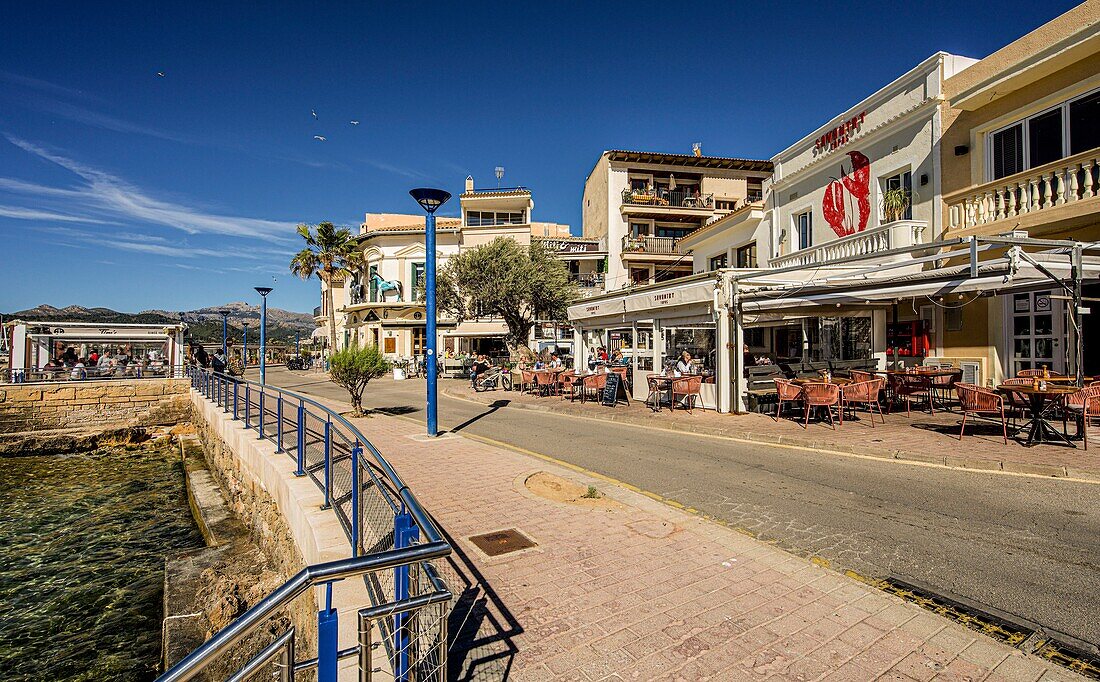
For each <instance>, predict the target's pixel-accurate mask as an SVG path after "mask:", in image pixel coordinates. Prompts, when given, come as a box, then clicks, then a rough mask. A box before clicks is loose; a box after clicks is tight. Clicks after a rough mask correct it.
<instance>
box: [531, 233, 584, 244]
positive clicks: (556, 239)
mask: <svg viewBox="0 0 1100 682" xmlns="http://www.w3.org/2000/svg"><path fill="white" fill-rule="evenodd" d="M536 240H537V241H547V242H591V243H593V244H599V243H600V239H599V237H575V236H573V235H569V236H568V237H554V236H549V237H547V236H544V235H541V234H536V235H531V241H536Z"/></svg>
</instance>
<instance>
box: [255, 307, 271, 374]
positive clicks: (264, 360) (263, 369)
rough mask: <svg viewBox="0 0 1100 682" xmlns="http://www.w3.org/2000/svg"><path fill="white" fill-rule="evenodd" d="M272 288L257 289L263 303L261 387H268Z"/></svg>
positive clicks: (261, 308) (261, 318)
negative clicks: (268, 337) (269, 306)
mask: <svg viewBox="0 0 1100 682" xmlns="http://www.w3.org/2000/svg"><path fill="white" fill-rule="evenodd" d="M271 292H272V288H271V287H256V293H258V294H259V295H260V297H261V298H262V299H263V302H262V303H261V304H260V385H261V386H266V385H267V295H268V294H270V293H271Z"/></svg>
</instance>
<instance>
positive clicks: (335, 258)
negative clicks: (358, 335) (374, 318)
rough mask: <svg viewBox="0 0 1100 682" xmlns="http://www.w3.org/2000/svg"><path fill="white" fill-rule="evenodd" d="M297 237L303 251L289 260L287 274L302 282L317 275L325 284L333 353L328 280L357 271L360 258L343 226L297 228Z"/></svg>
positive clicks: (333, 320)
mask: <svg viewBox="0 0 1100 682" xmlns="http://www.w3.org/2000/svg"><path fill="white" fill-rule="evenodd" d="M298 234H299V235H300V236H301V237H302V239H304V240H305V242H306V248H304V249H302V250H301V251H299V252H298V254H297V255H296V256H294V258H292V259H291V260H290V271H291V272H292V273H294V274H295V275H297V276H298V277H301V278H302V279H309V278H310V277H313V276H314V275H317V278H318V279H320V280H323V281H324V282H325V283H326V284H327V285H328V286H327V287H325V303H326V304H327V305H326V306H325V307H326V308H328V334H329V349H330V350H329V352H330V353H335V352H336V311H335V310H334V309H333V305H332V281H333V278H334V277H335V276H336V275H338V274H341V273H345V272H351V271H354V270H356V269H358V268H359V267H360V265H361V264H362V262H363V256H362V254H361V253H360V252H359V251H358V250H357V249H356V248H355V238H354V237H353V236H352V234H351V230H349V229H348V228H346V227H341V228H339V229H337V227H336V226H335V225H333V224H332V223H330V222H323V223H318V224H317V225H315V226H313V225H299V226H298Z"/></svg>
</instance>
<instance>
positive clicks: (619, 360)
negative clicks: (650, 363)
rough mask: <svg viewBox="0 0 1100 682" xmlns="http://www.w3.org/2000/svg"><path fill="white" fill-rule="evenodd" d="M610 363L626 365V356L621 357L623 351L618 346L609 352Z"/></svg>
mask: <svg viewBox="0 0 1100 682" xmlns="http://www.w3.org/2000/svg"><path fill="white" fill-rule="evenodd" d="M611 364H613V365H628V364H630V363H628V362H627V361H626V358H624V357H623V352H622V351H621V350H619V349H618V348H616V349H615V351H614V352H613V353H612V354H611Z"/></svg>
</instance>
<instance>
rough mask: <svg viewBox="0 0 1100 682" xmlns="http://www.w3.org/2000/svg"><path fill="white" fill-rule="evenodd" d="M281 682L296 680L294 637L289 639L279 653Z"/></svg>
mask: <svg viewBox="0 0 1100 682" xmlns="http://www.w3.org/2000/svg"><path fill="white" fill-rule="evenodd" d="M279 682H294V637H293V635H292V636H291V637H290V639H288V640H287V642H286V646H285V647H283V650H282V652H280V654H279Z"/></svg>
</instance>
